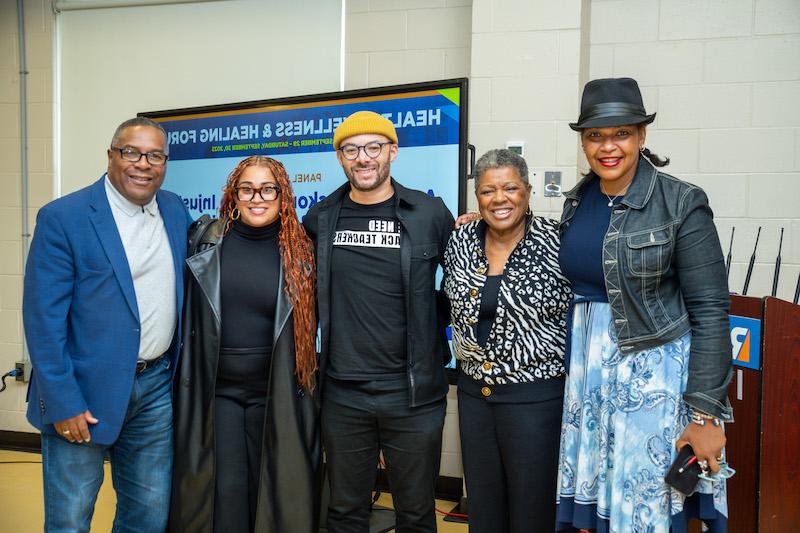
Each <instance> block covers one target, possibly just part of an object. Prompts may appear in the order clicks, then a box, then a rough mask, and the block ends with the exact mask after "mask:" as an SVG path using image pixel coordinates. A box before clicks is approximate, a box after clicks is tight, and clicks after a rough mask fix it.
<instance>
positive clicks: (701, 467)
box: [697, 460, 708, 472]
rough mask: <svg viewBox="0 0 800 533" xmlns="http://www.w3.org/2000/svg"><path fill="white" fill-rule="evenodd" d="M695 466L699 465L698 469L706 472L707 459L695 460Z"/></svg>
mask: <svg viewBox="0 0 800 533" xmlns="http://www.w3.org/2000/svg"><path fill="white" fill-rule="evenodd" d="M697 466H699V467H700V470H702V471H703V472H708V461H705V460H703V461H697Z"/></svg>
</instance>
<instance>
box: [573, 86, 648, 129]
mask: <svg viewBox="0 0 800 533" xmlns="http://www.w3.org/2000/svg"><path fill="white" fill-rule="evenodd" d="M655 118H656V114H655V113H653V114H652V115H648V114H647V112H646V111H645V110H644V103H643V102H642V93H641V92H640V91H639V84H638V83H636V80H634V79H632V78H603V79H599V80H592V81H590V82H589V83H587V84H586V87H584V88H583V97H582V98H581V116H580V117H578V122H573V123H570V125H569V127H570V128H572V129H573V130H575V131H580V130H582V129H586V128H608V127H611V126H626V125H628V124H650V123H651V122H653V120H655Z"/></svg>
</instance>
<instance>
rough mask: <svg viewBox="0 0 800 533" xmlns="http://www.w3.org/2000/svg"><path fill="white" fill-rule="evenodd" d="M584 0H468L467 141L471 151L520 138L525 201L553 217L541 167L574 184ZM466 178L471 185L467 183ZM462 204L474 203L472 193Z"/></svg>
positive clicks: (555, 205)
mask: <svg viewBox="0 0 800 533" xmlns="http://www.w3.org/2000/svg"><path fill="white" fill-rule="evenodd" d="M588 3H589V2H588V0H561V1H559V2H548V1H544V0H475V2H474V4H473V10H472V62H471V70H470V74H471V78H470V82H471V86H470V89H471V94H470V128H469V136H470V142H471V143H472V144H474V145H475V147H476V150H477V156H478V157H480V155H481V154H483V153H484V152H486V151H487V150H490V149H492V148H504V147H505V146H506V142H507V141H523V142H524V143H525V150H524V155H525V160H526V161H527V163H528V166H529V169H530V170H531V171H532V172H535V173H536V176H535V177H533V178H532V184H533V190H534V194H533V199H532V202H531V204H532V208H533V210H534V212H535V213H536V214H538V215H544V216H551V217H559V216H560V214H561V205H562V198H545V197H544V196H543V182H544V172H545V171H547V170H551V171H561V172H562V180H563V181H562V184H563V185H562V187H563V189H564V190H568V189H569V188H571V187H572V186H573V185H574V184H575V177H576V174H577V172H576V169H577V154H578V149H577V144H576V141H577V139H576V137H575V133H574V132H573V131H572V130H571V129H569V126H568V125H567V123H568V122H573V121H574V120H575V117H576V115H577V109H578V98H579V95H580V93H579V89H580V87H581V78H580V76H581V48H582V46H584V47H585V46H586V45H585V43H584V44H582V42H583V40H584V39H585V37H584V36H582V26H583V25H584V19H585V17H586V13H587V10H588ZM470 186H472V185H471V184H470ZM468 198H469V204H468V205H469V206H470V207H471V208H473V209H474V208H476V206H477V203H476V201H475V196H474V194H472V193H470V194H469V195H468Z"/></svg>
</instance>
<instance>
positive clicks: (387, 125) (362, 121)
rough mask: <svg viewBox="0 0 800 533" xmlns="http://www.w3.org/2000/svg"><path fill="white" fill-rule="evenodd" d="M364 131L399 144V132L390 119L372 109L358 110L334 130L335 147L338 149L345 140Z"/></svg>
mask: <svg viewBox="0 0 800 533" xmlns="http://www.w3.org/2000/svg"><path fill="white" fill-rule="evenodd" d="M362 133H377V134H378V135H383V136H384V137H386V138H387V139H389V140H390V141H392V142H393V143H394V144H397V132H396V131H395V130H394V125H393V124H392V122H391V121H390V120H389V119H387V118H384V117H383V116H381V115H379V114H377V113H373V112H372V111H356V112H355V113H353V114H352V115H350V116H349V117H347V118H346V119H344V120H343V121H342V123H341V124H339V127H338V128H336V131H335V132H333V149H334V150H338V149H339V145H340V144H341V143H342V141H343V140H345V139H347V138H348V137H352V136H353V135H361V134H362Z"/></svg>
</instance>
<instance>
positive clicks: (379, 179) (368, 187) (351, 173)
mask: <svg viewBox="0 0 800 533" xmlns="http://www.w3.org/2000/svg"><path fill="white" fill-rule="evenodd" d="M375 163H376V164H377V165H378V168H377V169H375V174H376V177H375V178H374V179H369V180H361V181H359V180H358V178H357V177H356V171H358V170H363V169H365V168H370V167H371V166H372V165H371V164H369V165H359V164H356V165H353V166H351V167H350V168H346V169H345V171H344V173H345V175H347V180H348V181H349V182H350V186H351V187H353V188H354V189H356V190H359V191H362V192H369V191H374V190H375V189H377V188H378V187H380V186H381V185H383V184H384V182H385V181H386V180H387V179H389V173H390V167H391V165H390V164H389V162H388V161H376V162H375Z"/></svg>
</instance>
